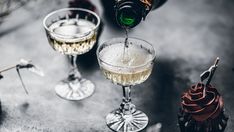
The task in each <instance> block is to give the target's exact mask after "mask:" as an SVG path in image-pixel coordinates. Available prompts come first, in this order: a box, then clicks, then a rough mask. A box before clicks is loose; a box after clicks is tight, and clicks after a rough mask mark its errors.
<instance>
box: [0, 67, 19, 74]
mask: <svg viewBox="0 0 234 132" xmlns="http://www.w3.org/2000/svg"><path fill="white" fill-rule="evenodd" d="M16 66H17V65H14V66H9V67H7V68H5V69H2V70H1V71H0V73H2V72H5V71H8V70H11V69H14V68H16Z"/></svg>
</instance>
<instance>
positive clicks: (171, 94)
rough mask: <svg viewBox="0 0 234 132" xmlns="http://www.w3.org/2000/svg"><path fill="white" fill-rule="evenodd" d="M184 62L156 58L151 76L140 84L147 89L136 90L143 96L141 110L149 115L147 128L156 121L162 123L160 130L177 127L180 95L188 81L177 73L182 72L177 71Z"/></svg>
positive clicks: (167, 131) (169, 129) (167, 130)
mask: <svg viewBox="0 0 234 132" xmlns="http://www.w3.org/2000/svg"><path fill="white" fill-rule="evenodd" d="M184 63H185V61H184V60H174V61H171V60H167V59H162V60H157V61H156V63H155V67H154V70H153V72H152V75H151V77H150V78H149V80H148V81H147V82H146V83H145V85H144V86H141V87H147V88H146V89H147V90H145V91H142V88H140V89H138V90H141V92H140V91H136V92H137V93H140V94H141V95H139V96H142V97H143V100H142V103H143V108H144V109H143V110H144V111H145V112H146V113H147V115H148V116H149V125H148V128H149V127H150V126H153V125H155V124H157V123H162V131H166V132H169V131H171V130H175V129H176V128H177V111H178V109H179V107H180V104H179V103H180V95H181V93H182V92H183V91H184V89H186V88H187V87H188V85H187V84H189V83H190V81H189V79H187V78H186V77H183V76H180V74H179V72H183V71H179V70H180V69H179V67H180V66H181V65H183V64H184ZM182 75H183V74H182ZM137 93H136V94H137ZM142 94H143V95H142Z"/></svg>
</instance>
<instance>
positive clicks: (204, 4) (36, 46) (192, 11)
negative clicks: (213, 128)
mask: <svg viewBox="0 0 234 132" xmlns="http://www.w3.org/2000/svg"><path fill="white" fill-rule="evenodd" d="M106 1H108V0H106ZM92 2H93V3H94V5H95V6H96V7H97V10H98V12H99V15H100V16H101V18H102V21H103V27H102V32H101V34H100V38H99V41H98V44H102V43H103V42H105V41H107V40H108V39H111V38H113V37H124V31H123V30H121V29H119V28H116V26H114V25H113V24H112V22H111V21H110V20H111V18H110V16H108V15H106V14H105V13H106V12H109V11H110V9H111V8H108V4H107V5H106V4H105V3H106V2H105V1H104V0H102V2H101V1H98V0H92ZM103 2H104V5H105V8H103V4H102V3H103ZM67 6H68V1H65V0H64V1H63V0H60V1H59V0H50V1H47V0H41V1H40V0H37V1H31V2H30V3H28V4H27V5H25V6H24V7H22V8H19V9H17V10H15V11H14V12H12V13H11V14H9V15H8V16H7V17H5V18H4V19H3V18H0V19H1V21H2V23H1V25H0V68H1V69H2V68H4V67H7V66H9V65H12V64H15V63H17V62H18V61H19V59H20V58H26V59H32V60H33V62H34V63H35V64H37V65H39V66H40V67H42V69H43V70H44V72H45V74H46V76H45V77H43V78H42V77H38V76H36V75H34V74H32V73H30V72H28V71H26V70H24V71H22V76H23V78H24V81H25V84H26V86H27V87H28V89H29V95H25V93H24V91H23V89H22V87H21V83H20V81H19V79H18V77H17V74H16V71H15V70H12V71H9V72H6V73H2V75H3V76H4V78H3V79H2V80H1V81H0V99H1V102H2V109H3V114H2V115H1V125H0V131H3V132H8V131H9V132H11V131H24V132H25V131H27V132H34V131H35V132H38V131H39V132H40V131H46V132H47V131H49V132H50V131H51V132H60V131H61V132H64V131H65V132H68V131H72V132H73V131H74V132H77V131H84V132H86V131H87V132H89V131H110V130H109V129H108V128H107V127H106V125H105V116H106V115H107V113H108V112H110V111H111V110H113V109H115V108H117V107H118V106H119V104H120V102H121V98H122V95H121V93H122V92H121V88H120V87H119V86H116V85H113V84H112V83H111V82H110V81H108V80H106V79H105V78H104V76H103V75H102V73H101V72H100V70H99V67H98V64H97V60H96V55H95V50H96V47H95V48H94V49H92V50H91V51H90V52H89V53H87V54H85V55H82V56H79V57H78V60H77V64H78V66H79V69H80V71H81V73H82V75H83V76H84V77H86V78H88V79H90V80H92V81H93V82H94V83H95V85H96V91H95V94H94V95H93V96H91V97H90V98H87V99H85V100H83V101H66V100H62V99H60V98H59V97H57V96H56V95H55V92H54V89H53V88H54V86H55V85H56V83H57V82H58V81H59V80H61V79H63V78H64V77H66V75H67V72H68V71H69V70H68V69H69V63H68V61H67V58H66V57H65V56H64V55H61V54H59V53H57V52H55V51H53V49H52V48H51V47H50V46H49V44H48V42H47V39H46V35H45V32H44V29H43V25H42V20H43V18H44V17H45V15H46V14H48V13H49V12H50V11H52V10H55V9H59V8H62V7H67ZM129 36H132V37H138V38H142V39H144V40H147V41H149V42H150V43H152V44H153V45H154V47H155V49H156V53H157V57H156V61H155V67H154V70H153V72H152V75H151V77H150V78H149V79H148V80H147V81H146V82H145V83H143V84H140V85H137V86H135V87H134V88H133V89H132V92H133V94H132V99H133V102H134V104H136V106H137V108H139V109H141V110H142V111H144V112H145V113H146V114H147V115H148V116H149V119H150V122H149V125H148V128H149V127H151V126H152V125H154V124H156V123H158V122H161V123H162V125H163V132H172V131H178V132H179V129H178V126H177V112H178V109H179V107H180V95H181V93H182V92H183V91H185V90H186V89H188V88H189V86H190V85H192V84H194V83H196V82H197V81H199V75H200V74H201V73H202V72H203V71H204V70H207V69H208V68H209V66H210V65H211V64H213V62H214V60H215V58H216V57H217V56H219V57H220V63H219V67H218V69H217V71H216V74H215V76H214V78H213V80H212V84H213V85H214V86H216V87H217V89H218V90H219V92H220V93H221V95H222V96H223V98H224V102H225V108H226V109H225V110H226V113H227V114H228V115H229V122H228V126H227V128H226V132H232V131H234V125H233V122H234V121H233V119H234V117H233V116H234V111H233V110H234V102H233V100H234V96H233V95H234V88H233V85H234V59H233V57H234V52H233V50H234V45H233V44H234V2H233V1H232V0H171V1H168V2H167V3H166V4H165V5H164V6H162V7H161V8H159V9H157V10H155V11H153V12H150V14H149V15H148V16H147V18H146V21H144V22H142V23H141V24H140V25H138V26H137V27H136V28H135V29H133V30H131V31H130V33H129ZM98 44H97V45H98Z"/></svg>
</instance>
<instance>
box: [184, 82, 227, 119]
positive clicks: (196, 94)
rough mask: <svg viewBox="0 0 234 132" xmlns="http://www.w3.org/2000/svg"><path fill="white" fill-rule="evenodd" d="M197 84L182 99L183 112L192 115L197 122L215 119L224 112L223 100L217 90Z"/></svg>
mask: <svg viewBox="0 0 234 132" xmlns="http://www.w3.org/2000/svg"><path fill="white" fill-rule="evenodd" d="M204 88H205V85H204V84H203V83H197V84H196V85H193V86H192V87H191V88H190V89H189V90H188V91H187V92H185V93H184V94H183V95H182V97H181V99H182V102H181V105H182V110H183V111H184V112H186V113H189V114H191V116H192V117H193V119H195V120H196V121H200V122H202V121H205V120H207V119H208V118H211V119H214V118H215V117H217V116H218V115H219V114H220V112H222V110H223V105H224V104H223V99H222V97H221V96H220V94H219V93H218V91H217V89H216V88H214V87H212V86H211V85H208V86H207V87H206V89H205V91H204Z"/></svg>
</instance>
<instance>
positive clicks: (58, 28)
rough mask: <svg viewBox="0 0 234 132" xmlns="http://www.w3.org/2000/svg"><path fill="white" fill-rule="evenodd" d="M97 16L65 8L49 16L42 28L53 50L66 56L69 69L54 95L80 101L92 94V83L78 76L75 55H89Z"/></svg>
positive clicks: (95, 30) (80, 10)
mask: <svg viewBox="0 0 234 132" xmlns="http://www.w3.org/2000/svg"><path fill="white" fill-rule="evenodd" d="M99 24H100V18H99V16H98V15H97V14H96V13H94V12H92V11H90V10H87V9H82V8H64V9H60V10H56V11H54V12H51V13H50V14H48V15H47V16H46V17H45V18H44V20H43V25H44V28H45V31H46V35H47V38H48V41H49V43H50V45H51V46H52V48H53V49H54V50H55V51H58V52H60V53H62V54H65V55H68V56H69V57H70V59H71V64H72V70H71V71H70V73H69V76H68V78H67V79H65V80H62V81H61V82H60V83H59V84H58V85H56V87H55V91H56V94H57V95H58V96H60V97H62V98H63V99H67V100H81V99H84V98H86V97H88V96H90V95H92V93H93V92H94V84H93V83H92V82H91V81H89V80H87V79H84V78H82V77H81V74H80V73H79V71H78V68H77V65H76V55H81V54H84V53H86V52H88V51H89V50H90V49H92V47H93V46H94V44H95V43H96V36H97V30H98V27H99Z"/></svg>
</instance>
